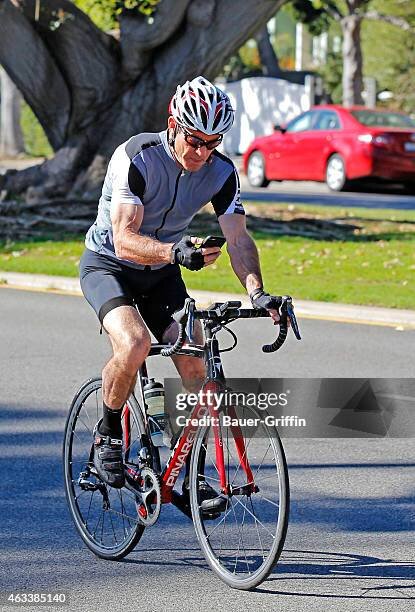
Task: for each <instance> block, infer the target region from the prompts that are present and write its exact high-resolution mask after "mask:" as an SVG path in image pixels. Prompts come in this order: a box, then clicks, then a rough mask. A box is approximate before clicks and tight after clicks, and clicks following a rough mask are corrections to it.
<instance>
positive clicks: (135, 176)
mask: <svg viewBox="0 0 415 612" xmlns="http://www.w3.org/2000/svg"><path fill="white" fill-rule="evenodd" d="M111 174H112V195H111V202H112V203H115V202H116V203H118V204H135V205H142V204H143V195H144V191H145V187H146V185H145V180H144V177H143V175H142V174H141V172H140V170H139V169H138V168H137V166H136V165H135V164H134V162H133V161H132V160H130V158H129V157H128V155H127V153H126V152H125V150H119V151H117V153H116V155H114V157H113V159H112V160H111Z"/></svg>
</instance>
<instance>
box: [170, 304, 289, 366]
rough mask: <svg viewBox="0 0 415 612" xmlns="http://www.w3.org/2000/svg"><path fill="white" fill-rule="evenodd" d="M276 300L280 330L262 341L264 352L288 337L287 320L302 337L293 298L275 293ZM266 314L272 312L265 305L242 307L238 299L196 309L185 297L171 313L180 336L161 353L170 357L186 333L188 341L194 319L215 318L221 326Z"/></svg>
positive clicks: (177, 348) (179, 345) (267, 351)
mask: <svg viewBox="0 0 415 612" xmlns="http://www.w3.org/2000/svg"><path fill="white" fill-rule="evenodd" d="M276 299H277V302H278V309H279V314H280V320H279V323H278V324H279V326H280V332H279V334H278V338H277V339H276V340H275V342H273V343H272V344H265V345H264V346H263V347H262V350H263V352H264V353H273V352H275V351H278V349H280V348H281V346H282V345H283V344H284V342H285V340H286V338H287V334H288V326H289V323H290V325H291V327H292V330H293V332H294V335H295V337H296V338H297V340H301V335H300V330H299V328H298V324H297V319H296V317H295V314H294V306H293V303H292V298H291V297H290V296H289V295H284V296H277V297H276ZM269 316H271V315H270V313H269V312H268V310H266V309H265V308H241V302H239V301H230V302H224V303H216V304H213V306H211V307H210V308H208V309H207V310H196V307H195V301H194V300H193V299H192V298H186V300H185V303H184V306H183V308H181V309H180V310H178V311H176V312H175V313H174V314H173V319H174V320H175V321H177V323H178V324H179V335H178V337H177V340H176V342H175V343H174V344H173V346H171V347H169V348H165V349H162V351H161V354H162V355H163V356H164V357H170V356H171V355H174V354H175V353H177V352H179V351H180V349H181V348H182V347H183V344H184V342H185V338H186V335H187V337H188V339H189V342H192V341H193V328H194V321H195V319H199V320H208V321H215V322H217V323H218V324H219V325H221V324H224V323H226V322H228V321H233V320H235V319H255V318H259V317H269Z"/></svg>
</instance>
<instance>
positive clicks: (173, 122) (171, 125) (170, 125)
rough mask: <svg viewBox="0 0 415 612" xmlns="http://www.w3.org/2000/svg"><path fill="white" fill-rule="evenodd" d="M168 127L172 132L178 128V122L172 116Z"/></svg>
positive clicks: (168, 120)
mask: <svg viewBox="0 0 415 612" xmlns="http://www.w3.org/2000/svg"><path fill="white" fill-rule="evenodd" d="M167 126H168V127H169V128H171V129H172V130H174V128H175V127H176V121H175V119H174V117H173V116H172V115H170V117H169V118H168V119H167Z"/></svg>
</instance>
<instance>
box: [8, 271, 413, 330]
mask: <svg viewBox="0 0 415 612" xmlns="http://www.w3.org/2000/svg"><path fill="white" fill-rule="evenodd" d="M0 286H2V287H5V288H10V289H26V290H29V291H50V292H59V293H65V294H68V295H82V292H81V288H80V285H79V279H78V278H66V277H63V276H48V275H47V274H21V273H18V272H0ZM190 291H191V290H190ZM191 294H192V297H194V299H195V300H196V302H197V303H198V305H199V306H208V305H210V304H212V303H213V302H225V301H227V300H240V301H241V302H242V305H243V306H244V307H247V306H250V301H249V298H248V297H247V296H246V295H243V294H235V293H220V292H215V291H199V290H194V291H191ZM295 311H296V314H297V315H298V316H299V317H300V318H307V319H319V320H325V321H337V322H343V323H360V324H364V325H380V326H385V327H394V328H395V329H397V330H399V331H403V330H406V329H415V311H414V310H398V309H394V308H379V307H375V306H357V305H353V304H334V303H327V302H313V301H305V300H296V301H295Z"/></svg>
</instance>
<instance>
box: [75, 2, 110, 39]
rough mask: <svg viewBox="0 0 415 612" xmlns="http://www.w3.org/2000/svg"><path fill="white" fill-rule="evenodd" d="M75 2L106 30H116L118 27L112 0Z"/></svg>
mask: <svg viewBox="0 0 415 612" xmlns="http://www.w3.org/2000/svg"><path fill="white" fill-rule="evenodd" d="M73 3H74V4H75V5H76V6H77V7H78V8H79V9H80V10H81V11H83V12H84V13H86V14H87V15H88V17H89V18H90V19H91V21H93V22H94V23H95V25H96V26H97V27H98V28H100V29H101V30H104V32H108V31H109V30H114V29H115V28H116V27H117V19H116V16H115V12H114V2H113V1H112V0H73Z"/></svg>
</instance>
